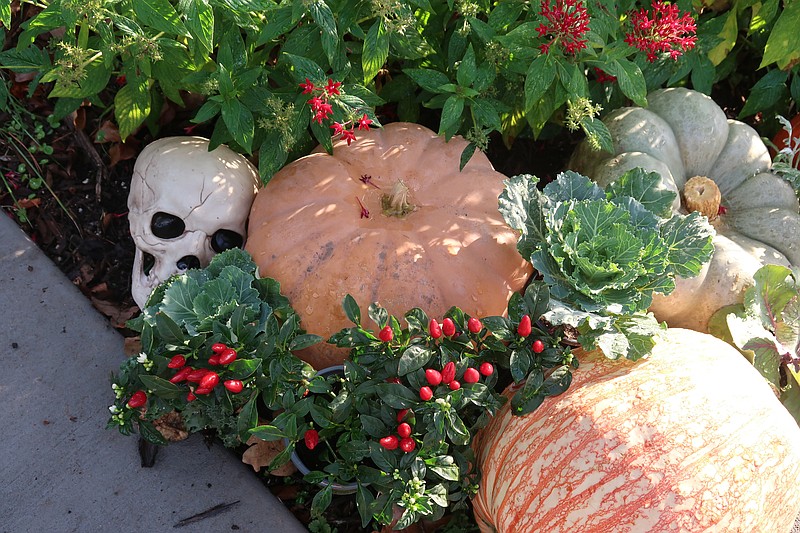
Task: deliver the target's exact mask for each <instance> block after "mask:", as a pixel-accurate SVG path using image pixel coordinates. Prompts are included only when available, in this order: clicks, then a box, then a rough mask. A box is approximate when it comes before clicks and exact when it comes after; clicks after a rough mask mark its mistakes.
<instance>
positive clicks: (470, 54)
mask: <svg viewBox="0 0 800 533" xmlns="http://www.w3.org/2000/svg"><path fill="white" fill-rule="evenodd" d="M477 73H478V71H477V67H476V65H475V50H473V48H472V43H470V44H469V45H468V46H467V51H466V53H465V54H464V58H463V59H462V60H461V64H459V65H458V70H456V81H458V84H459V85H461V86H462V87H469V86H470V85H472V82H473V81H475V76H476V75H477Z"/></svg>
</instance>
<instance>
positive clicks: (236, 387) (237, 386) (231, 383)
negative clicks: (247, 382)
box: [223, 379, 244, 394]
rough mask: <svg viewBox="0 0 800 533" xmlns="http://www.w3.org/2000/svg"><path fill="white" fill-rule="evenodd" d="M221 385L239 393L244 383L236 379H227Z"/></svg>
mask: <svg viewBox="0 0 800 533" xmlns="http://www.w3.org/2000/svg"><path fill="white" fill-rule="evenodd" d="M223 385H225V388H226V389H228V390H229V391H231V392H232V393H234V394H239V393H240V392H242V389H243V388H244V383H242V382H241V381H240V380H238V379H228V380H226V381H225V383H223Z"/></svg>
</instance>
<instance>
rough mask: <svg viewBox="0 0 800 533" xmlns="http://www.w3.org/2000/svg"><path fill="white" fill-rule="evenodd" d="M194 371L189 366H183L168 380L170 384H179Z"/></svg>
mask: <svg viewBox="0 0 800 533" xmlns="http://www.w3.org/2000/svg"><path fill="white" fill-rule="evenodd" d="M193 371H194V369H193V368H192V367H190V366H185V367H183V368H181V369H180V370H178V371H177V372H175V375H174V376H172V377H171V378H169V381H170V383H180V382H182V381H186V377H187V376H188V375H189V374H190V373H192V372H193Z"/></svg>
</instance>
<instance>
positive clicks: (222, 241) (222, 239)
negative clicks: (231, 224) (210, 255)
mask: <svg viewBox="0 0 800 533" xmlns="http://www.w3.org/2000/svg"><path fill="white" fill-rule="evenodd" d="M242 244H244V237H242V236H241V235H239V234H238V233H236V232H235V231H231V230H229V229H220V230H217V231H215V232H214V235H212V236H211V248H212V249H213V250H214V251H215V252H217V253H220V252H224V251H225V250H230V249H231V248H241V247H242Z"/></svg>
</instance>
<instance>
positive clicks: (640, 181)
mask: <svg viewBox="0 0 800 533" xmlns="http://www.w3.org/2000/svg"><path fill="white" fill-rule="evenodd" d="M606 196H607V197H608V198H609V199H612V198H620V197H623V196H628V197H630V198H633V199H634V200H637V201H638V202H639V203H640V204H642V205H643V206H644V207H645V208H646V209H647V210H648V211H650V212H652V213H654V214H656V215H658V216H659V217H661V218H669V217H670V216H671V214H672V202H673V201H674V200H675V197H676V196H677V195H676V193H675V192H674V191H672V190H670V189H668V188H667V186H666V185H665V183H664V180H663V179H662V178H661V175H660V174H658V173H657V172H649V173H648V172H647V171H645V170H644V169H641V168H634V169H632V170H629V171H628V172H626V173H625V174H623V175H622V176H620V177H619V178H618V179H617V180H616V181H614V182H612V183H610V184H609V185H608V186H607V187H606Z"/></svg>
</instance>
